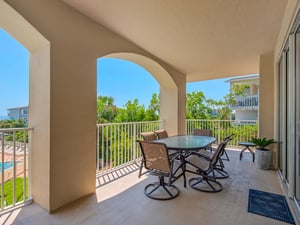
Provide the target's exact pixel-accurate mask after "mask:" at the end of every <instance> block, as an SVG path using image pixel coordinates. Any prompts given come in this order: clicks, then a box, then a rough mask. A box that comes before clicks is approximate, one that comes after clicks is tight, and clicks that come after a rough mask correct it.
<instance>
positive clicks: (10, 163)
mask: <svg viewBox="0 0 300 225" xmlns="http://www.w3.org/2000/svg"><path fill="white" fill-rule="evenodd" d="M3 165H4V171H5V170H7V169H9V168H11V167H13V166H14V163H13V162H4V164H3V163H0V173H1V172H2V166H3Z"/></svg>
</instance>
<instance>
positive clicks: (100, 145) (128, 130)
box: [96, 119, 257, 174]
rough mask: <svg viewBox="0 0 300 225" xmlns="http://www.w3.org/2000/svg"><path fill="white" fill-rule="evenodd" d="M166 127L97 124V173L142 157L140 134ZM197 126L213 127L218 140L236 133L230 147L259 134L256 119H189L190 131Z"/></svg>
mask: <svg viewBox="0 0 300 225" xmlns="http://www.w3.org/2000/svg"><path fill="white" fill-rule="evenodd" d="M163 127H164V126H163V121H150V122H148V121H147V122H130V123H106V124H97V152H96V155H97V156H96V157H97V162H96V169H97V172H98V173H101V174H102V173H106V172H107V173H109V172H111V171H112V170H116V169H118V168H120V167H123V166H125V165H128V164H130V163H132V162H136V161H137V160H140V159H141V153H140V151H139V150H137V145H136V140H139V139H141V137H140V135H139V134H140V133H141V132H146V131H154V130H158V129H160V128H163ZM194 128H205V129H211V130H212V131H213V135H214V137H216V139H217V141H218V142H221V141H222V140H223V139H224V138H225V137H227V136H228V135H230V134H234V137H233V140H232V141H231V142H229V144H230V146H238V142H240V141H249V140H250V139H251V137H256V136H257V121H256V120H240V121H236V120H196V119H195V120H186V131H187V134H191V133H192V131H193V129H194Z"/></svg>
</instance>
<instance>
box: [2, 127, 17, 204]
mask: <svg viewBox="0 0 300 225" xmlns="http://www.w3.org/2000/svg"><path fill="white" fill-rule="evenodd" d="M13 146H14V149H13V170H14V174H13V205H15V204H16V178H17V175H16V174H17V163H16V131H13ZM2 166H4V165H2Z"/></svg>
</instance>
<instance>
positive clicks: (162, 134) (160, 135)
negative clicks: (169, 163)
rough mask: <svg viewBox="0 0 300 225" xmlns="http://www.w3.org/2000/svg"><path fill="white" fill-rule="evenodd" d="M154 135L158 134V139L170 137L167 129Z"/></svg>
mask: <svg viewBox="0 0 300 225" xmlns="http://www.w3.org/2000/svg"><path fill="white" fill-rule="evenodd" d="M154 133H156V135H157V137H158V139H162V138H167V137H169V135H168V132H167V131H166V130H165V129H161V130H156V131H154Z"/></svg>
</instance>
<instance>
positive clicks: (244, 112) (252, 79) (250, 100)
mask: <svg viewBox="0 0 300 225" xmlns="http://www.w3.org/2000/svg"><path fill="white" fill-rule="evenodd" d="M226 82H229V83H230V87H231V86H232V85H233V84H248V85H249V89H248V90H246V96H236V97H235V100H236V101H235V104H233V105H231V106H230V107H231V109H232V110H233V112H234V114H235V120H257V119H258V109H259V102H258V99H259V98H258V94H259V88H258V87H259V75H257V74H256V75H249V76H243V77H238V78H232V79H230V80H227V81H226Z"/></svg>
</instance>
